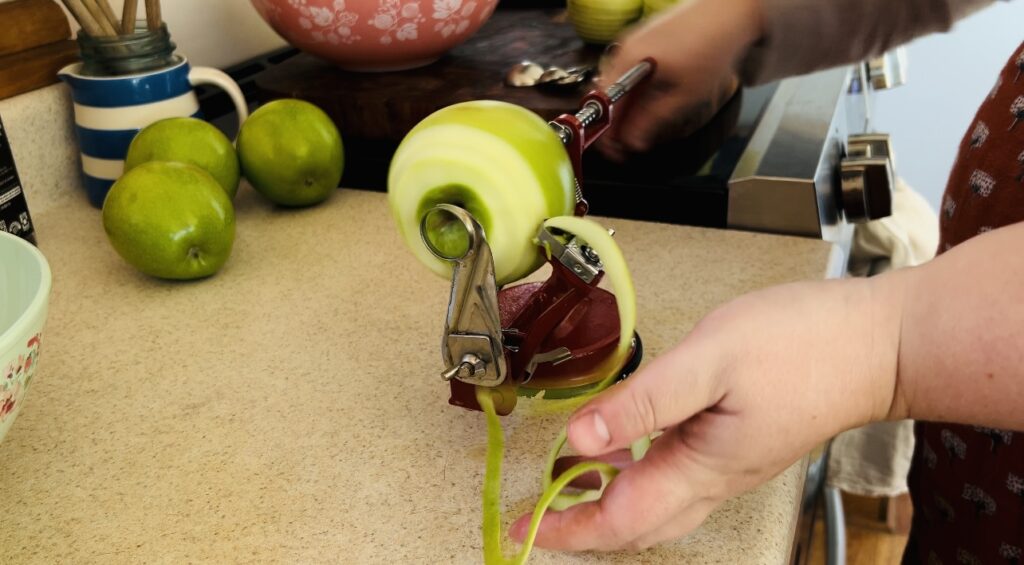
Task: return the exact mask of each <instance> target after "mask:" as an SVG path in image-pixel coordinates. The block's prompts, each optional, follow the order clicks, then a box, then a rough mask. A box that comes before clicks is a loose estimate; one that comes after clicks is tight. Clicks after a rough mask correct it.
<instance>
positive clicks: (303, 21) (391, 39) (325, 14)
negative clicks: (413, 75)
mask: <svg viewBox="0 0 1024 565" xmlns="http://www.w3.org/2000/svg"><path fill="white" fill-rule="evenodd" d="M497 3H498V0H252V4H253V6H255V7H256V11H258V12H259V13H260V16H262V17H263V19H264V20H266V22H267V23H268V24H270V27H272V28H274V30H275V31H277V33H278V34H280V35H281V37H283V38H285V40H287V41H288V42H289V43H291V44H292V45H293V46H295V47H297V48H299V49H301V50H303V51H306V52H308V53H312V54H313V55H317V56H319V57H322V58H324V59H327V60H329V61H332V62H334V63H335V64H337V65H338V66H340V67H342V68H344V69H348V70H353V71H397V70H403V69H412V68H415V67H421V66H423V65H427V64H430V63H432V62H434V61H435V60H437V59H438V58H439V57H440V56H441V55H443V54H444V53H445V52H446V51H448V50H450V49H452V48H453V47H455V46H457V45H459V44H460V43H462V42H463V41H465V40H467V39H469V37H470V36H472V35H473V34H474V33H476V31H477V30H478V29H480V26H482V25H483V24H484V22H486V21H487V19H488V18H489V17H491V14H492V13H493V12H494V8H495V6H496V5H497Z"/></svg>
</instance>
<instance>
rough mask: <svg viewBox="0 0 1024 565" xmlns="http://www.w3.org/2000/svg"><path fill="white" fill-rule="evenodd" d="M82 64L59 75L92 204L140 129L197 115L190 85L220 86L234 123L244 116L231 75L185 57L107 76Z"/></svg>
mask: <svg viewBox="0 0 1024 565" xmlns="http://www.w3.org/2000/svg"><path fill="white" fill-rule="evenodd" d="M81 65H82V64H81V63H75V64H73V65H69V66H67V67H65V68H64V69H62V70H61V71H60V72H59V73H58V76H59V77H60V78H61V80H63V81H64V82H66V83H67V84H68V86H70V87H71V97H72V99H73V101H74V105H75V130H76V134H77V136H78V146H79V150H80V151H81V154H82V172H83V184H84V185H85V189H86V192H87V193H88V195H89V202H91V203H92V205H93V206H96V207H97V208H99V207H102V206H103V199H104V198H106V196H107V191H108V190H110V186H111V185H113V184H114V181H115V180H117V179H118V177H120V176H121V173H122V172H123V171H124V158H125V154H126V153H127V152H128V145H129V144H130V143H131V141H132V139H133V138H134V137H135V134H137V133H138V132H139V130H141V129H142V128H144V127H146V126H148V125H149V124H152V123H153V122H156V121H159V120H162V119H164V118H175V117H185V116H193V117H201V113H200V111H199V100H198V99H197V98H196V95H195V92H193V90H192V87H193V85H196V84H212V85H214V86H217V87H220V88H222V89H224V91H226V92H227V93H228V95H229V96H230V97H231V100H232V102H234V104H235V109H236V111H237V112H238V117H239V122H238V123H242V122H243V121H244V120H245V119H246V117H248V109H247V106H246V103H245V97H244V96H242V91H241V89H240V88H238V84H236V83H235V81H233V80H231V77H229V76H228V75H226V74H224V73H223V72H221V71H218V70H217V69H213V68H209V67H195V68H192V67H190V66H189V64H188V60H186V59H184V58H182V59H181V61H180V62H179V63H178V64H176V65H172V66H170V67H166V68H163V69H158V70H155V71H149V72H145V73H139V74H135V75H124V76H110V77H99V76H87V75H82V74H80V73H79V70H80V69H81Z"/></svg>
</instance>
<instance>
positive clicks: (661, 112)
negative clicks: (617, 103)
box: [599, 0, 761, 159]
mask: <svg viewBox="0 0 1024 565" xmlns="http://www.w3.org/2000/svg"><path fill="white" fill-rule="evenodd" d="M759 10H760V8H759V0H689V1H685V0H684V2H683V3H682V5H680V6H677V7H675V8H673V9H671V10H668V11H666V12H664V13H662V14H659V15H658V16H657V17H655V18H653V19H652V20H651V21H650V22H648V23H645V24H643V25H641V26H640V27H638V28H637V29H635V30H634V31H632V32H629V33H627V34H626V36H625V37H624V38H623V39H622V40H621V43H620V45H619V48H618V49H617V50H615V51H614V53H613V54H612V56H611V57H610V58H608V59H607V61H606V62H605V63H604V64H603V65H602V67H603V68H602V69H601V80H600V81H599V82H600V84H601V86H602V87H607V86H608V85H609V84H610V83H611V82H614V81H615V80H616V79H618V78H619V77H620V76H622V75H623V74H624V73H625V72H626V71H628V70H629V69H630V68H631V67H633V66H634V65H636V64H637V63H638V62H640V61H642V60H643V59H645V58H647V57H653V58H654V59H655V60H656V61H657V64H658V67H657V70H656V71H655V74H654V76H653V77H652V79H651V81H650V82H649V83H647V84H646V85H645V86H644V88H643V89H642V90H641V91H638V92H637V93H636V98H635V99H633V100H631V101H630V102H629V106H628V109H627V111H626V113H625V114H624V115H623V116H622V117H621V118H620V119H619V120H618V121H617V122H616V123H615V125H614V126H613V129H612V130H611V131H609V132H608V133H607V134H605V135H604V136H603V137H602V139H601V140H600V141H599V147H600V149H601V151H602V152H603V153H605V155H607V156H608V157H610V158H612V159H621V158H622V157H623V156H624V154H625V153H626V152H627V151H633V152H640V151H645V150H647V149H648V148H650V147H651V146H652V145H653V144H654V143H656V142H657V141H659V140H661V139H662V138H664V137H671V136H677V137H679V136H683V135H686V134H687V133H690V132H692V131H694V130H696V129H697V128H699V127H700V126H702V125H704V124H705V123H707V121H708V120H710V119H711V118H712V117H713V116H714V115H715V113H716V112H717V111H718V109H719V108H721V106H722V105H723V104H725V102H727V101H728V100H729V98H730V97H731V96H732V95H733V94H734V93H735V92H736V89H737V88H738V86H739V80H738V79H737V74H736V65H737V63H738V61H739V60H740V58H741V57H742V56H743V55H744V54H745V53H746V50H747V48H748V47H749V46H750V45H751V44H752V43H753V42H755V41H757V40H758V39H759V38H760V35H761V15H760V11H759Z"/></svg>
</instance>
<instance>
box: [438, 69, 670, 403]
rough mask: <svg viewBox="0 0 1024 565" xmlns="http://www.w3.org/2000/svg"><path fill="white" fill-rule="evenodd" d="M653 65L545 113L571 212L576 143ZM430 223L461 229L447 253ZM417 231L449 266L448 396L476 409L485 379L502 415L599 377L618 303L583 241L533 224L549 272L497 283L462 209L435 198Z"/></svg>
mask: <svg viewBox="0 0 1024 565" xmlns="http://www.w3.org/2000/svg"><path fill="white" fill-rule="evenodd" d="M653 69H654V62H653V61H651V60H646V61H643V62H641V63H640V64H638V65H637V66H635V67H634V68H633V69H631V70H630V71H629V72H627V73H626V74H625V75H623V77H622V78H621V79H620V80H619V81H618V82H616V83H615V84H613V85H612V86H611V87H609V88H608V90H606V91H604V92H599V91H592V92H590V93H589V94H587V96H586V97H584V99H583V104H582V108H581V109H580V111H579V112H577V113H576V114H574V115H569V114H565V115H562V116H560V117H558V118H556V119H555V120H552V121H551V126H552V128H554V129H555V131H556V132H557V133H558V135H559V137H560V138H561V139H562V141H563V143H565V144H566V149H567V151H568V153H569V157H570V159H571V160H572V163H573V167H574V169H575V172H576V178H577V184H576V201H577V206H576V214H577V215H579V216H583V215H585V214H586V211H587V203H586V201H585V200H583V196H582V191H581V190H580V186H579V180H578V179H579V178H581V177H580V161H581V157H582V155H581V154H582V151H583V150H584V149H585V148H586V147H588V146H589V145H590V144H591V143H593V142H594V140H596V139H597V138H598V137H599V136H600V135H601V134H602V133H604V132H605V131H607V130H608V128H609V126H610V125H611V119H612V117H613V115H614V113H613V108H614V105H615V103H616V102H618V101H619V100H620V99H621V98H622V97H623V96H625V94H626V93H627V92H629V91H630V90H631V89H632V88H633V87H635V86H636V85H638V84H639V83H640V82H641V81H642V80H643V79H644V78H645V77H647V76H648V75H650V73H651V71H653ZM439 221H441V222H445V223H448V230H449V237H452V235H451V234H452V233H453V232H452V231H451V230H452V229H453V228H454V229H455V230H464V233H463V234H461V237H455V238H454V239H455V240H456V241H458V240H461V241H462V243H463V245H456V246H455V247H456V251H455V252H452V251H451V250H444V249H440V248H439V247H438V246H435V244H434V243H433V242H432V241H431V240H430V238H429V237H428V229H427V227H428V225H430V224H431V223H435V222H439ZM420 233H421V236H422V238H423V241H424V243H425V244H426V245H427V247H428V248H429V249H430V251H431V253H433V254H434V255H435V256H437V257H439V258H441V259H444V260H446V261H450V262H451V263H452V264H453V271H452V288H451V298H450V300H449V303H448V314H447V317H446V320H445V332H444V337H443V338H442V344H441V351H442V357H443V361H444V363H445V369H444V371H443V372H442V373H441V376H442V378H443V379H444V380H446V381H448V382H449V383H450V384H451V392H452V394H451V398H450V400H449V402H450V403H451V404H453V405H455V406H461V407H464V408H469V409H474V410H479V409H480V406H479V404H478V403H477V400H476V390H475V389H476V387H477V386H485V387H490V388H491V389H492V394H493V395H494V400H495V408H496V409H497V411H498V413H499V414H508V413H510V412H511V411H512V409H513V408H514V407H515V405H516V399H517V396H519V395H534V394H537V393H539V392H541V391H543V392H544V394H545V397H546V398H551V397H566V396H573V395H575V394H579V393H580V392H583V391H585V390H587V389H588V388H590V387H592V386H593V385H594V384H596V383H597V382H600V381H602V380H604V379H605V378H606V377H607V375H603V374H599V373H597V372H596V371H597V370H599V369H600V367H601V364H602V361H604V360H605V359H606V358H607V357H608V356H609V355H611V354H612V353H613V352H614V350H615V348H616V346H617V344H618V340H619V317H618V308H617V305H616V302H615V296H614V295H612V294H611V293H610V292H608V291H606V290H604V289H601V288H598V283H600V281H601V278H602V277H603V276H604V271H603V266H602V264H601V259H600V257H598V256H597V254H596V253H594V251H593V250H592V249H590V248H588V247H587V246H585V245H582V244H581V243H580V242H579V241H577V239H576V238H575V237H572V236H571V235H569V234H560V233H553V232H551V231H549V230H547V229H545V228H544V227H541V229H540V231H539V232H538V234H537V241H538V243H539V244H540V245H541V246H542V247H544V248H545V249H546V250H547V252H548V263H549V264H550V265H551V275H550V276H549V277H548V279H547V280H545V281H543V282H534V283H525V284H517V285H514V286H508V287H506V288H503V289H501V290H500V291H498V290H497V285H496V284H495V276H494V260H493V257H492V255H491V250H490V247H489V246H488V245H487V241H486V238H485V237H484V233H483V230H482V228H481V227H480V225H479V224H478V223H477V222H476V220H475V219H474V218H473V217H472V215H470V213H469V212H467V211H466V210H464V209H462V208H459V207H458V206H453V205H450V204H441V205H438V206H436V207H434V208H433V209H431V210H430V211H428V212H427V214H426V215H424V218H423V221H422V222H421V225H420ZM450 242H451V240H449V244H450ZM640 356H641V345H640V343H639V339H636V340H635V341H634V349H633V357H632V359H631V360H630V362H628V363H627V366H626V367H625V368H624V369H623V371H622V374H621V375H620V377H624V376H625V375H627V374H629V373H630V372H632V370H633V369H635V368H636V366H637V365H638V364H639V362H640Z"/></svg>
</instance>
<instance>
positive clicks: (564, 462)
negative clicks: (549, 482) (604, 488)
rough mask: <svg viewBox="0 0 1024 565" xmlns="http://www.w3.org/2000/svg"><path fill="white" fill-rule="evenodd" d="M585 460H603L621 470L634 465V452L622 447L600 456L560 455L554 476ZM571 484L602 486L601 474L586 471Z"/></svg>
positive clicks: (586, 486)
mask: <svg viewBox="0 0 1024 565" xmlns="http://www.w3.org/2000/svg"><path fill="white" fill-rule="evenodd" d="M585 461H601V462H603V463H608V464H609V465H612V466H614V467H616V468H617V469H619V470H620V471H621V470H624V469H627V468H629V467H630V466H631V465H633V454H632V453H630V451H629V450H628V449H620V450H618V451H613V452H611V453H607V454H605V455H601V456H599V457H583V456H582V455H570V456H567V457H560V458H559V459H558V460H557V461H555V468H554V477H552V478H558V476H559V475H561V474H562V473H564V472H566V471H568V470H569V468H570V467H572V466H573V465H576V464H577V463H583V462H585ZM569 486H571V487H573V488H580V489H597V488H601V475H599V474H598V473H597V472H596V471H595V472H593V473H585V474H583V475H580V476H579V477H577V478H576V479H574V480H573V481H572V482H571V483H569Z"/></svg>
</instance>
